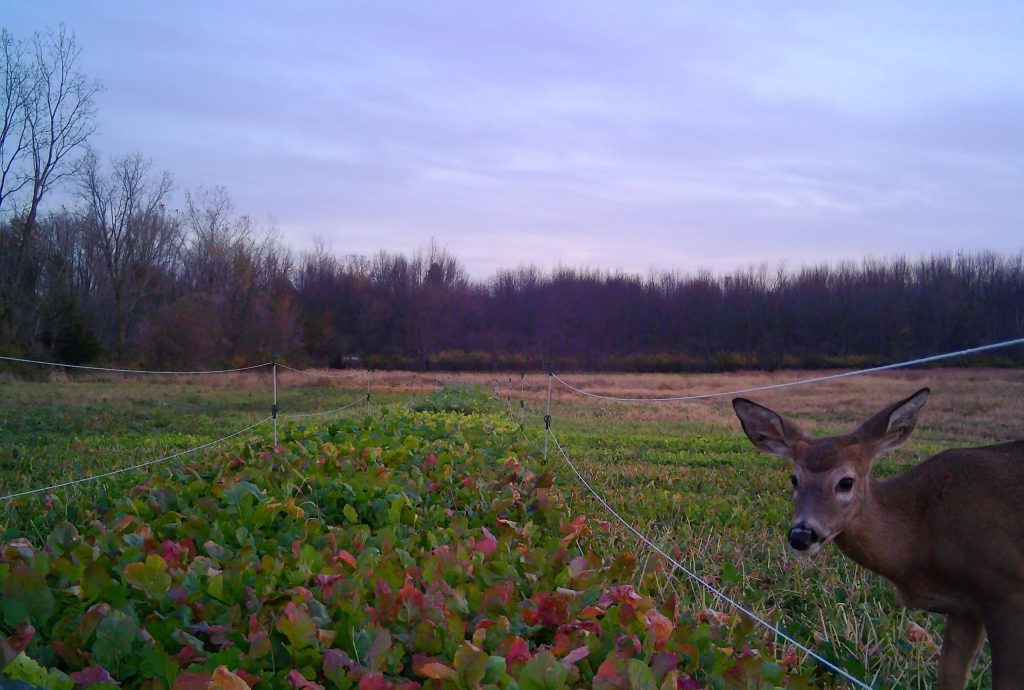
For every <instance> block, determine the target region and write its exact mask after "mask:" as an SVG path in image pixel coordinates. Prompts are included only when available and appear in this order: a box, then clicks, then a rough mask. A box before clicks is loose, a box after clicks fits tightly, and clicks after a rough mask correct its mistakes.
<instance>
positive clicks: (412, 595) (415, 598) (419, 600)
mask: <svg viewBox="0 0 1024 690" xmlns="http://www.w3.org/2000/svg"><path fill="white" fill-rule="evenodd" d="M395 601H396V602H397V603H399V604H404V603H406V602H408V603H410V604H412V605H413V606H415V607H416V608H418V609H422V608H423V592H421V591H419V590H418V589H416V586H415V585H413V583H412V578H411V577H409V576H408V575H406V577H405V584H403V585H402V588H401V589H400V590H398V596H397V597H395Z"/></svg>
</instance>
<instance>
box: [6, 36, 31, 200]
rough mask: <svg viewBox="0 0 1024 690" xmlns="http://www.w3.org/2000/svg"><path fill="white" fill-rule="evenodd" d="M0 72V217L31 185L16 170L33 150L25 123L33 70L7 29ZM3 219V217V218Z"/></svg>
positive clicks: (20, 44)
mask: <svg viewBox="0 0 1024 690" xmlns="http://www.w3.org/2000/svg"><path fill="white" fill-rule="evenodd" d="M0 60H2V61H3V63H2V64H0V69H2V70H3V92H2V93H0V99H2V100H0V107H2V109H3V113H2V116H3V121H2V122H0V214H2V213H3V210H4V201H5V200H7V198H8V197H9V196H10V195H11V194H15V193H17V192H19V191H21V189H22V188H24V187H25V185H26V184H28V181H29V178H28V176H27V175H24V174H21V175H19V174H18V173H19V170H18V168H17V167H16V166H17V165H19V164H20V163H21V162H23V161H24V159H25V157H26V155H27V154H28V150H29V136H28V127H27V123H26V120H25V96H26V94H27V93H28V91H29V89H28V87H27V84H28V81H29V74H30V72H29V69H28V67H27V65H26V64H25V46H24V45H23V44H22V43H21V42H20V41H18V40H16V39H15V38H14V36H12V35H11V34H10V32H8V31H7V29H0ZM0 217H2V216H0Z"/></svg>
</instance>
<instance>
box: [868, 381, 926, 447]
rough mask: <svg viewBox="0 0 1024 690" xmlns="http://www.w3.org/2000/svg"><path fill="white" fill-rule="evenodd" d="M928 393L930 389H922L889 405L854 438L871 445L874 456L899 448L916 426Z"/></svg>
mask: <svg viewBox="0 0 1024 690" xmlns="http://www.w3.org/2000/svg"><path fill="white" fill-rule="evenodd" d="M929 393H931V389H929V388H922V389H921V390H919V391H918V392H916V393H914V394H913V395H911V396H910V397H909V398H904V399H903V400H900V401H899V402H896V403H893V404H892V405H889V407H887V408H885V409H884V410H882V411H881V412H879V413H878V414H876V415H875V416H874V417H872V418H871V419H869V420H868V421H866V422H864V423H863V424H861V425H860V428H859V429H857V431H855V432H854V436H855V437H856V438H857V439H858V440H859V441H860V442H861V443H870V444H873V445H874V447H875V453H874V454H875V455H876V456H877V455H881V454H882V453H888V452H889V451H891V450H895V449H897V448H899V447H900V446H902V445H903V442H904V441H906V440H907V439H908V438H909V437H910V432H912V431H913V430H914V426H916V425H917V413H918V412H920V411H921V408H922V407H924V404H925V402H927V401H928V395H929Z"/></svg>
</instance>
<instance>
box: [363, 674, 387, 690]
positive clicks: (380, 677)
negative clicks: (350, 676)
mask: <svg viewBox="0 0 1024 690" xmlns="http://www.w3.org/2000/svg"><path fill="white" fill-rule="evenodd" d="M394 687H395V684H394V683H390V682H388V681H387V680H385V679H384V674H382V673H367V674H366V675H365V676H363V677H362V678H360V679H359V690H393V688H394Z"/></svg>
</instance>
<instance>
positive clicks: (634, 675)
mask: <svg viewBox="0 0 1024 690" xmlns="http://www.w3.org/2000/svg"><path fill="white" fill-rule="evenodd" d="M626 674H627V675H628V676H629V688H630V690H658V681H657V680H655V678H654V673H653V672H652V671H651V667H650V666H648V665H647V664H645V663H644V662H643V661H640V660H639V659H630V660H629V663H628V664H626Z"/></svg>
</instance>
